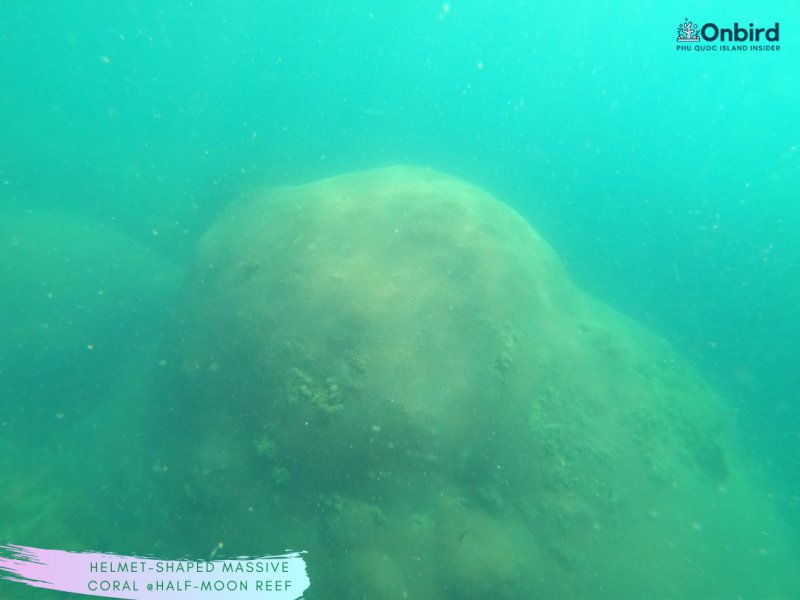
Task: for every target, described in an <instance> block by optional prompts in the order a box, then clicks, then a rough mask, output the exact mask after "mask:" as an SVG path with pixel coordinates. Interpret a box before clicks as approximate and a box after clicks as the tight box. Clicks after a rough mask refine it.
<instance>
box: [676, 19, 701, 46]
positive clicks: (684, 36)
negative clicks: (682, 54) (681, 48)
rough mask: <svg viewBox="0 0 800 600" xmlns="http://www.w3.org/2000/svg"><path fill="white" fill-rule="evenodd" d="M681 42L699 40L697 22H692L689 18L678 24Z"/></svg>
mask: <svg viewBox="0 0 800 600" xmlns="http://www.w3.org/2000/svg"><path fill="white" fill-rule="evenodd" d="M678 41H679V42H699V41H700V36H699V35H698V34H697V23H692V22H691V21H690V20H689V19H688V18H687V19H685V20H684V22H683V23H682V24H681V25H678Z"/></svg>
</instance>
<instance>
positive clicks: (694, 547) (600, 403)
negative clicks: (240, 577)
mask: <svg viewBox="0 0 800 600" xmlns="http://www.w3.org/2000/svg"><path fill="white" fill-rule="evenodd" d="M171 339H172V341H173V347H174V352H175V357H176V360H175V361H173V362H174V363H175V364H176V368H175V372H174V374H173V375H174V381H175V383H176V384H177V385H176V386H175V390H176V391H175V399H174V402H173V403H172V405H171V406H170V407H169V408H170V409H172V413H171V414H173V415H174V421H173V422H172V427H173V428H172V429H171V431H172V432H173V433H174V431H176V430H178V431H181V432H183V434H182V435H183V442H182V443H183V444H184V445H185V446H186V448H187V450H188V451H187V453H186V456H187V457H188V458H187V459H186V460H185V463H184V464H183V465H180V466H177V467H176V468H175V469H173V470H172V473H171V474H170V477H173V478H175V480H176V482H178V481H179V482H180V486H179V487H180V489H181V493H183V494H185V500H186V502H188V503H191V505H192V506H193V507H194V508H195V510H199V511H202V521H199V522H202V524H203V526H204V527H206V528H209V527H213V528H215V531H219V532H221V533H222V535H224V538H225V540H226V545H227V546H228V547H234V548H237V551H238V552H239V553H241V554H244V553H248V552H250V553H257V552H263V551H264V550H265V544H266V545H268V546H269V545H271V547H270V548H266V549H281V550H282V549H283V548H286V547H292V548H295V549H304V550H308V552H309V553H308V555H307V558H308V563H309V575H310V578H311V581H312V587H311V589H310V591H309V597H312V596H313V597H315V598H427V599H431V600H435V599H447V598H461V599H464V598H488V597H492V598H533V597H542V598H554V597H593V598H602V597H607V598H620V597H634V596H648V597H652V596H659V597H679V596H715V597H720V596H735V595H745V596H752V595H780V594H781V593H787V591H786V590H780V589H777V590H776V589H773V588H772V587H771V585H772V583H771V582H775V581H786V580H787V576H786V573H788V572H790V571H789V569H790V565H789V564H788V559H786V558H782V557H781V556H784V557H785V556H787V555H788V554H789V553H790V552H789V549H788V542H787V541H786V540H783V539H782V538H781V533H780V527H781V523H780V521H779V519H778V517H777V516H776V513H775V512H774V510H773V508H772V507H771V506H770V505H769V504H768V502H767V499H766V498H765V496H764V494H762V493H761V492H760V490H758V489H757V487H756V486H755V485H754V484H753V481H752V479H751V478H750V477H749V476H748V474H747V471H746V469H745V468H744V467H743V466H742V463H741V461H740V459H739V458H738V454H737V450H736V448H735V446H734V444H733V441H732V440H733V437H732V436H731V433H730V432H731V427H730V423H729V422H728V421H729V419H728V417H727V413H726V410H725V406H724V403H723V402H722V401H721V400H720V399H719V398H718V397H717V395H716V394H715V393H714V392H713V390H711V389H710V388H709V386H708V385H707V384H706V383H704V381H703V380H702V379H701V378H700V377H698V375H696V374H695V373H694V372H693V371H692V370H691V369H690V368H689V367H687V366H686V364H684V363H683V362H682V361H681V360H680V359H679V358H678V357H677V356H676V355H675V353H674V352H673V351H671V350H670V349H669V348H668V347H667V345H666V344H665V343H664V342H662V341H661V340H660V339H659V338H657V337H656V336H655V335H653V334H652V333H649V332H648V331H646V330H645V329H644V328H642V327H640V326H638V325H636V324H635V323H633V322H632V321H630V320H628V319H626V318H624V317H623V316H621V315H619V314H618V313H616V312H614V311H613V310H611V309H610V308H608V307H606V306H605V305H603V304H601V303H599V302H597V301H595V300H593V299H591V298H589V297H587V296H586V295H585V294H583V293H581V292H580V291H579V290H578V289H576V288H575V286H574V285H573V284H572V283H571V282H570V280H569V278H568V276H567V273H566V272H565V269H564V267H563V266H562V264H561V262H560V261H559V259H558V257H557V256H556V255H555V253H554V252H553V250H552V249H551V248H550V247H549V246H548V245H547V244H546V243H545V241H543V240H542V238H541V237H540V236H539V235H537V233H536V232H535V231H534V230H533V228H532V227H531V226H530V225H529V224H528V223H527V222H526V221H525V220H524V219H523V218H522V217H520V216H519V215H518V214H517V213H516V212H514V211H513V210H512V209H511V208H509V207H508V206H507V205H505V204H503V203H501V202H499V201H498V200H496V199H494V198H493V197H492V196H490V195H489V194H487V193H486V192H483V191H481V190H480V189H477V188H475V187H473V186H471V185H469V184H467V183H465V182H463V181H461V180H459V179H456V178H453V177H450V176H447V175H443V174H441V173H437V172H435V171H431V170H426V169H419V168H412V167H392V168H384V169H376V170H372V171H365V172H360V173H354V174H348V175H343V176H340V177H334V178H331V179H326V180H323V181H319V182H316V183H312V184H309V185H304V186H298V187H289V188H280V189H272V190H264V191H261V192H259V193H256V194H253V195H251V196H249V197H247V198H245V199H241V200H239V201H237V202H235V203H234V204H233V205H232V206H231V207H230V209H229V210H228V211H227V213H226V214H225V215H223V216H222V217H220V218H219V219H218V220H217V222H216V223H214V224H213V226H212V227H211V228H210V230H209V231H208V232H207V234H206V235H205V236H204V237H203V239H202V241H201V243H200V245H199V249H198V252H197V257H196V260H195V262H194V267H193V268H192V270H191V271H190V273H189V275H188V276H187V280H186V282H185V285H184V288H183V293H182V299H181V301H180V303H179V308H178V310H177V311H176V313H175V322H174V326H173V333H172V337H171ZM178 425H179V427H178ZM176 427H177V429H176ZM176 510H177V509H176ZM180 510H182V511H184V512H185V506H182V507H180ZM187 535H188V534H187ZM778 574H780V577H778V576H777V575H778Z"/></svg>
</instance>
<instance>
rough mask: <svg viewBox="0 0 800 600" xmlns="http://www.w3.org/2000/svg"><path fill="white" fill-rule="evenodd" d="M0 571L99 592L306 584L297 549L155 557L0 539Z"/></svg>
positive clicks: (284, 597) (238, 594) (284, 591)
mask: <svg viewBox="0 0 800 600" xmlns="http://www.w3.org/2000/svg"><path fill="white" fill-rule="evenodd" d="M0 576H2V577H3V578H4V579H7V580H10V581H15V582H18V583H21V584H26V585H30V586H33V587H39V588H45V589H50V590H58V591H62V592H71V593H75V594H87V595H92V596H100V597H104V598H129V599H131V600H145V599H148V600H162V599H168V600H171V599H175V598H179V597H180V598H183V599H187V598H209V599H212V598H226V599H228V598H235V599H249V598H261V599H269V600H295V599H297V598H300V597H302V595H303V592H304V591H305V590H306V589H307V588H308V586H309V585H310V582H309V579H308V574H307V573H306V565H305V561H304V560H303V558H302V556H301V553H300V552H293V553H289V554H282V555H276V556H261V557H253V558H248V557H238V558H235V559H230V560H220V559H217V560H161V559H156V558H150V557H146V558H141V557H136V556H119V555H116V554H101V553H97V552H67V551H65V550H46V549H42V548H31V547H28V546H15V545H7V546H2V545H0Z"/></svg>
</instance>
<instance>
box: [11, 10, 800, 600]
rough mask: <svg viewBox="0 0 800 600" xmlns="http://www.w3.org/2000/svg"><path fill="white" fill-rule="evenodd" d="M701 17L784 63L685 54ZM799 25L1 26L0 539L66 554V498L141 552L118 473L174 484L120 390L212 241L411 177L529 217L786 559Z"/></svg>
mask: <svg viewBox="0 0 800 600" xmlns="http://www.w3.org/2000/svg"><path fill="white" fill-rule="evenodd" d="M685 18H689V19H693V20H695V21H697V22H701V23H703V22H706V21H715V22H718V23H725V24H730V23H733V22H734V21H738V22H741V23H747V22H755V23H757V24H759V25H760V26H771V25H772V24H773V23H774V22H780V28H781V44H780V46H781V49H780V51H777V52H713V53H711V52H705V53H704V52H677V51H676V43H675V37H676V34H677V27H678V26H679V25H680V24H681V23H682V22H683V21H684V19H685ZM799 25H800V7H799V6H798V5H797V4H796V3H793V2H764V3H759V4H758V5H753V4H752V3H743V2H734V3H731V2H724V3H723V2H705V3H703V4H702V5H700V4H698V5H697V6H694V7H693V6H684V7H679V8H675V7H672V6H665V4H664V3H657V2H635V3H634V2H623V3H617V4H615V5H614V6H606V5H598V4H597V3H589V2H573V3H557V2H500V3H483V2H474V1H472V2H469V1H463V2H462V1H459V0H454V1H453V2H448V3H443V2H416V1H408V2H391V3H390V2H361V1H347V2H324V1H319V2H308V3H306V2H288V1H267V2H263V1H251V2H245V1H238V2H232V3H221V2H210V1H209V2H202V1H198V2H175V3H166V2H148V1H139V2H116V3H98V2H94V1H80V0H78V1H72V2H41V3H30V2H24V1H16V0H6V1H4V2H3V4H2V14H1V15H0V119H2V133H0V233H2V239H0V276H2V277H3V279H0V324H2V325H1V326H2V330H3V333H2V334H0V359H1V360H2V363H0V451H2V453H3V460H2V463H3V467H2V469H1V470H0V484H2V487H3V488H4V489H5V490H6V491H5V492H4V495H5V499H4V500H3V502H2V504H3V506H2V507H0V530H2V531H4V532H8V533H7V534H8V535H9V536H14V535H17V536H20V535H23V534H24V535H25V536H32V534H31V532H32V531H35V530H36V524H37V523H40V522H49V521H44V520H43V519H45V518H47V515H50V518H52V519H53V520H54V521H56V522H61V523H64V532H62V533H63V535H62V536H61V537H59V532H57V531H56V532H51V533H52V538H51V539H53V540H54V541H53V543H54V544H58V543H61V544H62V545H68V541H69V540H67V539H65V538H66V537H68V536H69V534H68V533H66V532H67V531H68V530H69V520H70V518H71V515H73V511H72V509H71V504H70V502H71V500H70V498H69V493H68V492H64V493H63V494H62V493H59V494H55V493H54V492H52V490H53V489H56V488H57V487H61V488H64V489H70V488H72V487H74V486H77V487H80V488H81V489H82V490H94V491H95V492H96V496H95V497H96V498H97V499H98V502H97V507H93V510H96V514H98V515H99V516H100V517H101V518H102V517H103V516H104V515H105V516H106V517H107V519H108V521H107V522H106V523H105V525H104V526H103V527H100V528H99V530H98V532H96V536H95V537H94V539H97V540H100V541H98V543H99V544H102V545H104V547H103V548H97V549H99V550H114V551H117V552H124V551H126V550H129V548H127V547H126V544H128V543H129V542H128V541H127V540H128V539H130V538H129V536H127V534H126V531H130V530H131V529H133V528H134V527H138V526H140V525H141V523H139V524H131V523H114V519H117V518H119V516H118V512H115V508H118V506H117V505H116V503H117V502H120V503H121V502H123V500H124V501H125V502H129V501H130V500H131V497H130V496H131V494H132V492H131V489H132V488H133V489H135V482H134V483H132V482H131V481H126V482H119V481H115V480H113V479H109V478H108V477H107V475H108V473H110V472H112V471H114V472H116V467H117V466H119V465H120V464H128V463H129V464H130V465H131V468H130V471H131V472H136V471H137V469H138V468H139V467H142V466H143V467H144V469H145V470H147V469H151V468H152V469H157V468H158V466H157V465H150V464H146V462H147V461H146V459H144V458H142V457H141V456H138V457H137V455H139V454H141V453H138V452H137V446H136V443H137V437H136V435H132V434H130V433H126V434H125V435H121V433H120V432H121V431H123V430H124V431H126V432H131V431H136V426H135V423H136V422H137V420H139V419H142V420H143V419H146V415H143V414H141V412H140V411H137V410H136V407H137V403H138V402H139V401H140V400H141V398H142V397H144V396H145V395H146V394H149V393H151V391H150V390H149V388H148V386H149V383H147V382H144V381H138V380H137V379H136V378H135V376H134V375H132V374H135V373H136V369H134V368H132V367H131V365H133V364H137V363H141V364H142V365H151V364H157V363H158V362H159V361H160V360H163V357H162V354H161V352H162V351H161V343H162V339H161V335H162V332H163V324H164V323H165V321H166V320H167V319H168V317H169V311H170V309H171V306H172V304H173V300H174V298H175V295H176V293H177V290H178V288H179V286H180V283H181V279H182V273H183V270H184V269H185V268H186V267H187V266H188V265H189V264H190V262H191V259H192V256H193V254H194V249H195V246H196V244H197V241H198V239H199V238H200V236H201V235H202V234H203V233H204V231H205V230H206V229H207V228H208V226H209V225H210V223H211V222H212V221H213V220H214V219H215V218H216V217H217V215H219V214H220V212H221V211H222V209H223V208H224V207H225V206H226V205H227V204H228V203H229V202H230V201H231V200H233V199H235V198H237V197H238V196H239V195H241V194H243V193H245V192H247V191H248V190H250V189H252V188H254V187H257V186H263V185H291V184H299V183H305V182H308V181H312V180H316V179H320V178H323V177H328V176H332V175H336V174H340V173H344V172H348V171H355V170H359V169H365V168H371V167H379V166H386V165H392V164H414V165H420V166H427V167H432V168H435V169H437V170H440V171H444V172H447V173H450V174H453V175H455V176H458V177H461V178H462V179H465V180H467V181H469V182H471V183H473V184H475V185H477V186H479V187H481V188H483V189H485V190H487V191H489V192H490V193H492V194H493V195H494V196H495V197H497V198H499V199H501V200H502V201H504V202H506V203H508V204H509V205H511V206H512V207H513V208H514V209H515V210H517V211H518V212H519V213H520V214H522V215H523V216H524V217H525V218H526V219H527V220H528V221H529V222H530V223H531V224H532V225H533V226H534V227H535V228H536V230H537V231H538V232H539V233H540V234H541V235H542V237H543V238H544V239H546V240H547V241H548V242H549V243H550V245H551V246H552V247H553V248H554V250H555V251H556V252H557V254H558V255H559V256H560V257H561V259H562V260H563V261H564V262H565V264H566V267H567V270H568V271H569V273H570V275H571V277H572V279H573V281H574V282H575V283H576V285H577V286H578V287H580V288H582V289H583V290H584V291H586V292H588V293H589V294H591V295H593V296H595V297H596V298H598V299H600V300H602V301H604V302H606V303H607V304H609V305H611V306H613V307H614V308H615V309H617V310H619V311H620V312H622V313H623V314H625V315H627V316H629V317H631V318H633V319H635V320H637V321H638V322H640V323H641V324H643V325H645V326H646V327H648V328H650V329H652V330H654V331H656V332H657V333H658V334H659V335H660V336H663V337H664V338H666V339H667V340H668V341H669V342H671V343H672V345H673V347H674V348H675V349H676V350H677V351H678V352H679V353H680V354H681V355H682V356H683V357H684V358H686V359H687V360H688V362H690V363H691V364H692V365H693V366H694V367H695V368H696V369H697V370H698V371H699V372H700V373H701V374H702V376H703V377H705V378H706V379H707V380H708V381H709V382H710V383H711V384H712V385H713V386H714V387H715V388H716V389H717V390H719V391H720V392H721V393H722V394H723V395H724V396H725V398H726V401H727V402H728V403H729V405H730V406H731V407H732V409H733V411H734V413H735V415H736V428H737V429H736V433H737V435H738V436H739V438H740V439H741V443H742V446H743V447H744V448H745V450H746V453H747V459H748V461H749V463H750V466H751V467H752V470H753V473H754V474H755V476H756V477H757V479H758V481H759V485H760V486H761V487H762V488H763V491H764V494H765V495H766V496H768V497H770V498H771V499H772V500H773V501H774V504H775V506H776V508H777V510H778V511H780V512H781V513H782V514H783V517H784V519H785V521H786V523H787V528H789V529H790V531H787V537H790V538H795V539H797V538H798V536H800V510H799V509H800V407H798V402H797V401H798V390H800V370H798V364H800V349H798V341H799V340H800V269H799V268H798V267H799V266H800V234H799V233H798V232H800V202H799V201H800V111H799V110H798V106H800V85H798V80H797V73H798V72H800V53H799V52H798V49H797V46H796V43H795V41H796V39H797V35H796V32H797V29H798V26H799ZM37 215H39V216H37ZM110 248H113V249H114V250H113V252H111V251H110V250H106V249H110ZM106 251H108V252H109V259H110V260H109V261H108V263H107V264H105V267H102V268H100V267H98V266H97V264H98V263H97V262H96V258H93V257H97V256H98V255H100V256H102V255H103V254H104V252H106ZM82 261H84V262H82ZM84 263H85V264H86V265H87V267H86V268H82V267H81V266H80V265H82V264H84ZM67 267H69V268H67ZM103 268H104V269H106V270H105V271H103V270H102V269H103ZM98 269H101V270H100V271H98ZM65 272H70V273H73V274H71V275H69V276H67V275H65ZM74 272H77V273H79V274H80V276H78V277H75V276H74ZM53 289H58V290H60V291H59V293H55V294H54V293H53ZM145 388H148V389H145ZM109 447H113V448H115V451H114V452H113V453H111V454H105V453H104V454H97V453H93V452H95V451H96V450H97V449H99V448H109ZM87 457H93V458H92V459H91V460H89V459H87ZM140 463H141V464H140ZM23 475H24V476H23ZM134 479H135V477H134ZM3 480H5V481H3ZM54 482H61V483H62V484H63V485H62V486H57V485H51V484H53V483H54ZM115 486H118V487H115ZM123 490H124V491H123ZM118 492H119V493H120V494H121V495H118ZM53 515H55V517H53ZM142 519H143V522H144V520H145V516H144V515H143V516H142ZM109 523H114V526H113V527H110V526H108V524H109ZM59 540H61V542H59ZM209 541H210V542H211V543H212V544H213V543H215V542H216V539H213V538H211V539H210V540H209ZM0 542H2V543H28V541H27V539H17V538H15V539H10V538H9V539H7V540H0ZM209 547H211V546H209ZM135 549H136V550H138V551H140V552H144V551H152V552H157V548H155V549H151V550H147V549H143V548H141V547H137V548H135ZM15 591H18V588H16V587H13V584H8V583H3V584H2V585H1V586H0V596H2V597H14V593H15ZM51 596H56V594H51Z"/></svg>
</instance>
